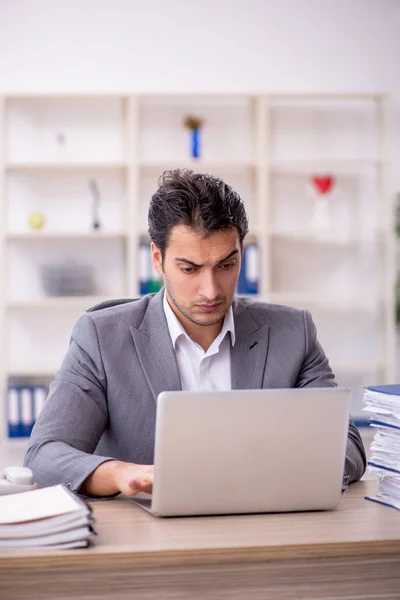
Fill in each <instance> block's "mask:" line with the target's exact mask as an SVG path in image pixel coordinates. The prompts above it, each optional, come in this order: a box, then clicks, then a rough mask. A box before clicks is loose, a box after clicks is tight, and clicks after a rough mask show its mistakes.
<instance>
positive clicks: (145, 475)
mask: <svg viewBox="0 0 400 600" xmlns="http://www.w3.org/2000/svg"><path fill="white" fill-rule="evenodd" d="M153 470H154V467H153V465H136V464H134V463H123V462H121V463H120V464H119V467H118V468H117V469H116V471H115V483H116V486H117V488H118V489H119V491H120V492H122V493H123V494H125V496H135V495H136V494H138V493H139V492H147V493H148V494H151V492H152V490H153Z"/></svg>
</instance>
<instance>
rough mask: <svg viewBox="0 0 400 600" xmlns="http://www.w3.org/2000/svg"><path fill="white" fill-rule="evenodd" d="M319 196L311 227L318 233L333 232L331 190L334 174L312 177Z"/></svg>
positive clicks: (315, 204) (315, 203) (316, 200)
mask: <svg viewBox="0 0 400 600" xmlns="http://www.w3.org/2000/svg"><path fill="white" fill-rule="evenodd" d="M311 181H312V184H313V186H314V189H315V192H316V194H317V197H316V198H315V202H314V210H313V215H312V219H311V227H312V229H313V231H314V232H315V234H316V235H325V234H327V233H329V232H331V228H332V215H331V191H332V188H333V186H334V184H335V178H334V177H333V176H332V175H325V176H313V177H311Z"/></svg>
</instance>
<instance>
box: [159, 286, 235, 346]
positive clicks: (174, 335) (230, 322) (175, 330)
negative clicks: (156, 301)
mask: <svg viewBox="0 0 400 600" xmlns="http://www.w3.org/2000/svg"><path fill="white" fill-rule="evenodd" d="M163 307H164V313H165V318H166V319H167V324H168V329H169V334H170V336H171V340H172V345H173V347H174V348H175V344H176V340H177V339H178V338H179V337H180V336H181V335H184V336H185V337H186V338H187V339H188V340H190V337H189V336H188V334H187V333H186V331H185V329H184V327H183V325H182V323H181V322H180V321H179V319H178V317H177V316H176V314H175V313H174V311H173V310H172V308H171V307H170V305H169V304H168V300H167V294H166V292H164V299H163ZM228 331H229V333H230V334H231V343H232V346H234V345H235V341H236V336H235V322H234V319H233V310H232V306H230V307H229V310H228V312H227V313H226V315H225V318H224V323H223V325H222V329H221V332H220V334H219V335H218V338H219V340H220V341H221V342H222V340H223V339H224V338H225V336H226V334H227V333H228ZM218 338H216V339H218Z"/></svg>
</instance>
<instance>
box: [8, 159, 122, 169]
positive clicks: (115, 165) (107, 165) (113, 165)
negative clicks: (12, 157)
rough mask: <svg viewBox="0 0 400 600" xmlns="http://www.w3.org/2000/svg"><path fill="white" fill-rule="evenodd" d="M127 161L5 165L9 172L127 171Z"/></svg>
mask: <svg viewBox="0 0 400 600" xmlns="http://www.w3.org/2000/svg"><path fill="white" fill-rule="evenodd" d="M127 166H128V163H127V162H126V161H95V162H92V161H89V162H86V161H43V162H42V161H32V162H30V161H9V162H6V163H5V169H6V170H8V171H47V170H48V171H57V170H61V171H62V170H68V169H82V170H93V169H125V168H126V167H127Z"/></svg>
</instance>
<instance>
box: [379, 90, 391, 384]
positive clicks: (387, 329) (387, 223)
mask: <svg viewBox="0 0 400 600" xmlns="http://www.w3.org/2000/svg"><path fill="white" fill-rule="evenodd" d="M376 108H377V124H378V134H379V137H378V144H379V154H380V157H381V159H382V162H381V168H380V169H379V171H378V186H379V189H378V195H379V203H380V206H381V210H380V211H379V214H380V218H381V223H380V228H379V229H380V230H381V231H382V232H384V235H383V238H381V243H380V248H381V251H382V253H383V257H382V263H383V265H382V266H383V281H382V289H381V294H382V306H383V307H384V308H383V315H382V316H383V318H382V321H381V322H382V324H383V331H384V343H383V354H384V365H385V368H384V377H385V382H386V383H395V379H396V319H395V314H396V294H395V289H396V238H395V208H396V207H395V194H394V192H393V185H392V180H391V172H390V167H389V164H390V162H389V160H388V159H389V155H390V151H391V142H392V140H391V135H390V132H391V121H392V119H391V108H390V102H389V98H388V97H387V96H386V95H381V96H378V97H377V99H376Z"/></svg>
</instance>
